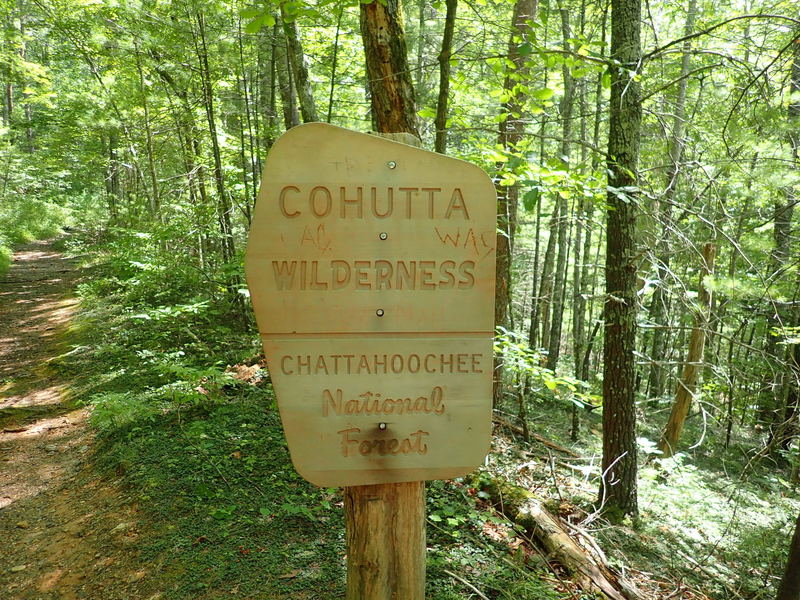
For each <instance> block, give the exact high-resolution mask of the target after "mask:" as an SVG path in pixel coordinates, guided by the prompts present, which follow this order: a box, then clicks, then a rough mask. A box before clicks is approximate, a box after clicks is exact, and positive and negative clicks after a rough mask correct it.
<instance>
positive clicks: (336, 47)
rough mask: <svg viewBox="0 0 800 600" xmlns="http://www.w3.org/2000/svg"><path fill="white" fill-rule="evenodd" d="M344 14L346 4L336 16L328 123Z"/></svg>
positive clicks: (331, 110) (330, 114) (331, 109)
mask: <svg viewBox="0 0 800 600" xmlns="http://www.w3.org/2000/svg"><path fill="white" fill-rule="evenodd" d="M343 14H344V4H343V5H342V6H340V7H339V14H338V15H337V16H336V36H335V37H334V40H333V59H332V60H331V89H330V92H329V93H328V118H327V119H326V120H325V121H326V122H327V123H330V122H331V117H332V115H333V96H334V91H335V90H336V63H337V59H338V58H339V33H340V32H341V30H342V15H343Z"/></svg>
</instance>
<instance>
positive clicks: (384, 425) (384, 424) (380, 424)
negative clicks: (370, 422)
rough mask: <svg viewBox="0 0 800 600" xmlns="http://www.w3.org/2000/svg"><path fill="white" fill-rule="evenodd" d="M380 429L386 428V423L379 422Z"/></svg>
mask: <svg viewBox="0 0 800 600" xmlns="http://www.w3.org/2000/svg"><path fill="white" fill-rule="evenodd" d="M378 429H380V430H381V431H383V430H384V429H386V423H378Z"/></svg>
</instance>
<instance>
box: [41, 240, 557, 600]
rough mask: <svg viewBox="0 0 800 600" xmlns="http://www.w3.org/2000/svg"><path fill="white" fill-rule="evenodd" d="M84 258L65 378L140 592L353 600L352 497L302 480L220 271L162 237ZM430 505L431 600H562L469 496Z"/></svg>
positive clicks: (456, 487)
mask: <svg viewBox="0 0 800 600" xmlns="http://www.w3.org/2000/svg"><path fill="white" fill-rule="evenodd" d="M73 245H74V250H75V251H76V252H84V253H87V256H86V258H87V263H86V266H85V271H86V276H85V277H84V278H83V283H82V284H81V285H80V287H79V293H80V296H81V311H80V314H79V317H78V318H77V319H76V322H75V325H74V326H73V330H72V332H71V339H72V340H73V342H74V343H73V346H72V348H71V349H70V350H69V351H67V352H65V353H64V354H63V355H62V356H61V357H60V358H59V359H58V360H56V361H54V363H55V365H56V367H57V368H58V370H59V371H60V373H61V375H62V376H65V377H68V378H69V379H70V380H71V381H73V382H74V383H73V386H72V392H71V394H72V399H73V400H74V401H77V402H80V403H81V404H83V405H85V406H87V407H89V408H90V409H91V422H92V424H93V425H94V427H95V428H96V429H97V431H98V444H97V446H96V452H95V454H94V462H95V465H96V467H97V468H98V469H99V470H100V471H101V472H102V473H103V474H104V475H105V476H106V477H115V478H119V479H121V481H122V482H123V483H124V484H125V489H126V490H127V493H128V494H129V495H130V499H131V502H133V503H135V505H136V506H137V508H138V514H139V515H140V519H141V522H140V523H138V524H137V526H138V528H139V529H140V530H141V531H142V532H143V535H142V536H141V541H140V543H139V546H138V547H139V548H140V552H141V561H142V564H144V565H150V567H149V568H148V572H147V576H146V577H145V578H144V579H142V581H141V583H140V585H141V586H142V592H143V593H145V592H146V593H147V594H150V593H156V592H160V593H161V594H162V596H161V597H163V598H174V599H189V598H192V599H195V598H217V597H236V598H275V599H278V598H293V599H294V598H300V599H302V598H309V599H312V598H313V599H315V600H317V599H318V600H326V599H328V598H330V599H333V598H341V597H343V595H344V586H345V552H346V550H345V542H344V523H343V518H344V517H343V509H342V498H341V493H340V491H339V490H336V489H320V488H317V487H314V486H312V485H310V484H308V483H307V482H305V481H304V480H302V479H301V478H300V477H299V476H298V475H297V474H296V472H295V471H294V469H293V467H292V465H291V461H290V458H289V454H288V450H287V447H286V442H285V438H284V434H283V430H282V427H281V424H280V419H279V416H278V412H277V408H276V405H275V399H274V396H273V392H272V388H271V385H270V382H269V380H268V378H267V377H266V376H265V375H264V374H265V371H264V370H259V368H258V366H259V358H260V348H259V339H258V336H257V334H256V332H255V331H254V330H253V328H252V324H251V323H250V322H249V321H248V320H247V319H244V318H242V315H241V314H237V312H236V311H237V310H238V309H237V302H236V301H235V300H232V299H231V297H230V294H229V293H227V290H226V289H225V287H224V286H222V285H220V284H219V283H218V282H219V281H220V279H221V278H222V277H224V274H225V270H224V267H220V268H219V270H217V271H213V270H210V269H209V270H208V271H206V272H202V271H201V270H199V269H198V268H197V264H196V257H186V256H182V255H179V254H176V253H173V252H170V251H169V247H168V246H167V245H165V244H164V240H163V239H160V238H159V237H158V236H150V235H148V236H144V235H141V236H137V235H136V234H124V233H122V234H120V235H110V236H106V237H93V238H91V239H86V240H84V241H83V242H73ZM193 261H194V264H192V262H193ZM228 272H230V271H228ZM233 272H235V270H234V271H233ZM209 282H216V283H211V284H210V283H209ZM209 285H211V287H210V288H209ZM242 373H244V374H245V375H244V376H242ZM427 497H428V500H427V502H428V507H427V508H428V515H429V522H428V525H429V526H428V576H427V585H428V594H427V597H428V598H430V599H431V600H456V599H461V598H464V599H466V598H473V597H475V591H474V590H475V589H478V590H480V593H481V594H484V595H485V597H487V598H491V599H492V600H494V599H509V600H510V599H514V600H534V599H537V600H538V599H544V600H550V599H552V600H557V599H558V598H561V597H563V595H561V594H558V593H556V592H554V591H553V588H552V586H551V585H550V583H549V582H548V581H545V579H544V578H545V577H546V569H545V565H543V564H542V563H541V560H539V559H538V557H537V556H533V557H532V556H531V555H530V553H529V552H526V551H524V550H523V549H521V547H520V541H521V540H520V539H519V537H518V535H517V533H515V532H514V531H513V529H512V528H511V527H510V526H509V524H508V523H507V522H506V521H505V520H504V519H503V518H501V517H500V516H499V515H498V514H497V513H495V512H494V511H493V510H489V509H488V507H487V506H485V504H484V503H483V502H482V500H481V498H480V497H479V496H478V495H477V493H476V492H475V490H474V489H472V488H470V487H469V486H468V485H467V484H466V483H465V482H459V481H455V482H452V481H448V482H432V483H430V484H428V495H427Z"/></svg>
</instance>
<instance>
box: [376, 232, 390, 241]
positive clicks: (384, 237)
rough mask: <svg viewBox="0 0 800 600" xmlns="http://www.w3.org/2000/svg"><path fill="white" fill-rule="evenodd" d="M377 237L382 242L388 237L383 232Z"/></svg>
mask: <svg viewBox="0 0 800 600" xmlns="http://www.w3.org/2000/svg"><path fill="white" fill-rule="evenodd" d="M378 237H379V238H381V239H382V240H385V239H386V238H388V237H389V234H387V233H386V232H385V231H382V232H381V234H380V235H379V236H378Z"/></svg>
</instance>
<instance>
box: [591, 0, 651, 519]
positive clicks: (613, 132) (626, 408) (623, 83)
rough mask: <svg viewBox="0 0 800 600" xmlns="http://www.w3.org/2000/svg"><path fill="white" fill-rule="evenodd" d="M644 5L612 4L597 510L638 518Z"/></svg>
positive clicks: (636, 1)
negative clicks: (638, 239) (639, 172)
mask: <svg viewBox="0 0 800 600" xmlns="http://www.w3.org/2000/svg"><path fill="white" fill-rule="evenodd" d="M641 9H642V7H641V0H612V2H611V59H612V61H614V62H613V63H612V65H616V66H612V67H611V68H610V71H611V100H610V105H609V133H608V162H607V169H608V174H609V175H608V186H609V190H608V195H607V203H608V211H607V217H606V298H605V304H604V308H603V317H604V320H605V344H604V347H603V363H604V364H603V460H602V473H603V480H602V483H601V489H600V502H601V503H605V506H606V508H607V509H610V510H611V512H612V513H613V512H619V513H622V514H633V515H635V514H637V513H638V501H637V480H636V478H637V464H636V405H635V403H634V386H635V384H636V363H635V358H634V353H635V351H636V289H637V288H636V258H635V253H636V249H635V226H636V216H637V204H638V201H639V192H638V187H637V186H638V177H637V168H638V162H639V140H640V135H641V122H642V100H641V92H640V86H639V82H638V81H637V80H636V79H635V78H633V76H632V74H633V73H638V71H639V69H640V68H641V64H640V61H641V55H642V52H641V41H640V29H641Z"/></svg>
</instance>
